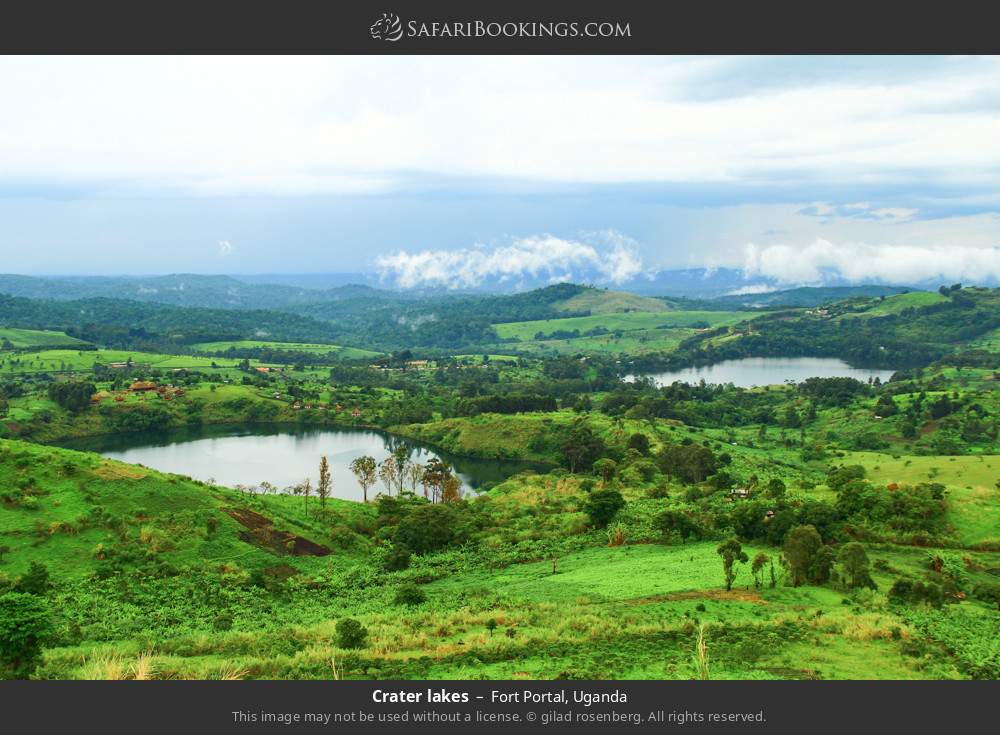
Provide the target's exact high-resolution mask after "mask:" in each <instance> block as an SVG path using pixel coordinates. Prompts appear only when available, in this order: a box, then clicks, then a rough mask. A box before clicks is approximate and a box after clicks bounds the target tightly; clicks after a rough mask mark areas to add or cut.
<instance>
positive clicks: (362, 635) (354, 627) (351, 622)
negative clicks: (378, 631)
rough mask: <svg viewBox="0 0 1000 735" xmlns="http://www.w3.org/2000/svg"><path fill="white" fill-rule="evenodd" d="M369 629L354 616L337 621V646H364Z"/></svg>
mask: <svg viewBox="0 0 1000 735" xmlns="http://www.w3.org/2000/svg"><path fill="white" fill-rule="evenodd" d="M367 640H368V629H367V628H365V626H363V625H362V624H361V623H359V622H358V621H357V620H355V619H354V618H343V619H342V620H339V621H337V646H338V647H339V648H364V647H365V643H366V642H367Z"/></svg>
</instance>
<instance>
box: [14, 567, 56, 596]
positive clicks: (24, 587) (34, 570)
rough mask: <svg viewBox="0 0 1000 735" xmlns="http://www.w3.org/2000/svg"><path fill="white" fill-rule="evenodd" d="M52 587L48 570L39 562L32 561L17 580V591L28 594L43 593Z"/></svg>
mask: <svg viewBox="0 0 1000 735" xmlns="http://www.w3.org/2000/svg"><path fill="white" fill-rule="evenodd" d="M51 587H52V583H51V582H50V581H49V570H48V569H47V568H46V567H45V565H44V564H42V563H41V562H37V561H33V562H31V565H30V566H29V567H28V571H27V572H25V573H24V574H23V575H22V576H21V578H20V579H19V580H18V582H17V591H18V592H24V593H25V594H29V595H44V594H45V593H46V592H48V591H49V589H50V588H51Z"/></svg>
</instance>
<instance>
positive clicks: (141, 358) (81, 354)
mask: <svg viewBox="0 0 1000 735" xmlns="http://www.w3.org/2000/svg"><path fill="white" fill-rule="evenodd" d="M129 359H131V360H132V362H133V364H135V365H137V366H149V367H155V368H161V369H173V368H192V369H195V368H197V369H200V370H204V369H210V368H212V365H213V363H215V364H216V365H217V366H219V367H233V366H234V365H235V364H236V362H237V361H236V360H223V359H222V358H211V357H198V356H193V355H164V354H160V353H155V352H136V351H134V350H104V349H102V350H69V349H59V350H42V351H39V352H30V353H27V354H18V353H15V352H0V361H2V365H0V375H7V374H22V373H41V372H89V371H91V370H93V368H94V364H95V363H101V364H103V365H110V363H113V362H120V363H123V362H127V361H128V360H129ZM251 364H252V365H259V364H262V363H260V362H259V361H256V360H251Z"/></svg>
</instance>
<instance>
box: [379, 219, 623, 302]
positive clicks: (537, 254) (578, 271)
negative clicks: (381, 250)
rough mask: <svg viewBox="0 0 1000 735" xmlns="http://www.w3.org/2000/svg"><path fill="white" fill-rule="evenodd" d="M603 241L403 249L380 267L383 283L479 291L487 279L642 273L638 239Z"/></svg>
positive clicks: (534, 239) (549, 238)
mask: <svg viewBox="0 0 1000 735" xmlns="http://www.w3.org/2000/svg"><path fill="white" fill-rule="evenodd" d="M598 239H599V240H601V241H602V242H601V243H600V244H596V245H595V244H590V243H587V242H581V241H579V240H566V239H563V238H560V237H555V236H553V235H548V234H545V235H533V236H530V237H524V238H520V239H517V240H514V241H513V242H511V243H510V244H508V245H502V246H498V247H494V248H480V247H477V248H462V249H459V250H421V251H418V252H407V251H403V250H400V251H398V252H396V253H391V254H388V255H381V256H379V257H378V258H377V259H376V261H375V265H376V267H377V268H378V271H379V275H380V277H381V278H382V279H383V280H391V281H393V282H394V283H395V284H396V285H397V286H399V287H401V288H416V287H420V286H443V287H445V288H449V289H457V288H475V287H476V286H479V285H481V284H482V283H484V282H485V281H494V280H495V281H499V282H501V283H511V282H514V283H516V282H517V281H519V280H521V279H524V278H527V277H530V278H532V279H538V278H542V279H548V280H550V281H553V282H555V281H563V280H573V279H575V278H585V279H588V280H589V279H595V278H596V279H598V280H602V281H607V282H610V283H623V282H625V281H628V280H630V279H632V278H634V277H635V276H637V275H638V274H639V273H640V272H641V271H642V258H641V257H640V256H639V253H638V249H637V248H636V245H635V243H634V242H633V241H631V240H629V239H628V238H625V237H624V236H622V235H619V234H618V233H614V232H609V233H601V236H600V237H599V238H598Z"/></svg>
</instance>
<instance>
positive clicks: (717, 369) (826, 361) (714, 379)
mask: <svg viewBox="0 0 1000 735" xmlns="http://www.w3.org/2000/svg"><path fill="white" fill-rule="evenodd" d="M893 372H895V371H894V370H869V369H866V368H853V367H851V366H850V365H848V364H847V363H846V362H844V361H843V360H838V359H837V358H834V357H745V358H743V359H741V360H725V361H723V362H717V363H715V364H714V365H704V366H701V367H691V368H685V369H684V370H675V371H673V372H666V373H649V374H648V377H650V378H652V379H653V380H654V381H656V384H657V385H670V384H671V383H674V382H676V381H681V382H683V383H692V384H694V383H698V382H700V381H701V380H704V381H705V382H706V383H732V384H733V385H735V386H737V387H740V388H752V387H754V386H758V385H778V384H781V383H786V382H789V381H792V382H795V383H800V382H802V381H803V380H805V379H806V378H855V379H856V380H862V381H867V380H868V379H869V378H873V379H874V378H875V377H878V378H880V379H881V380H882V381H883V382H885V381H886V380H888V379H889V378H890V377H891V376H892V374H893ZM630 377H631V376H630Z"/></svg>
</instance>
